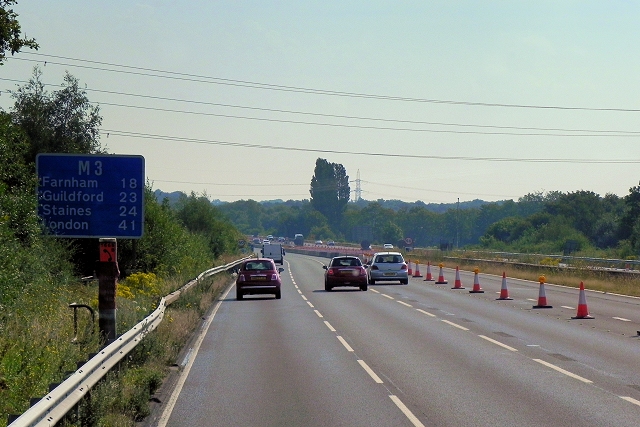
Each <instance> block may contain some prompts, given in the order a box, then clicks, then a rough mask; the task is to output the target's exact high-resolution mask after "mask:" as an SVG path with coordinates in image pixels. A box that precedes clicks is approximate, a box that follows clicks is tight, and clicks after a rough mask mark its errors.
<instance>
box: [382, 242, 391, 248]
mask: <svg viewBox="0 0 640 427" xmlns="http://www.w3.org/2000/svg"><path fill="white" fill-rule="evenodd" d="M382 247H383V248H385V249H393V245H392V244H391V243H385V244H384V245H382Z"/></svg>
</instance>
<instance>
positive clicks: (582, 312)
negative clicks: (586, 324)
mask: <svg viewBox="0 0 640 427" xmlns="http://www.w3.org/2000/svg"><path fill="white" fill-rule="evenodd" d="M593 318H594V317H593V316H590V315H589V309H588V308H587V296H586V295H585V292H584V283H582V282H580V296H579V297H578V313H577V314H576V317H572V319H593Z"/></svg>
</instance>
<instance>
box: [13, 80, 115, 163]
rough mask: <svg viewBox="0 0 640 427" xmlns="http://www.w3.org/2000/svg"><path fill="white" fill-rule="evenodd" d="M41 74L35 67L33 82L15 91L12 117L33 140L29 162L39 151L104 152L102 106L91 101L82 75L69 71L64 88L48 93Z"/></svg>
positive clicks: (29, 152) (30, 139)
mask: <svg viewBox="0 0 640 427" xmlns="http://www.w3.org/2000/svg"><path fill="white" fill-rule="evenodd" d="M41 78H42V71H41V70H40V69H39V68H38V67H35V68H34V70H33V76H32V77H31V78H30V79H29V82H28V83H27V84H26V85H24V86H22V87H20V88H18V90H16V91H11V97H12V98H14V99H15V104H14V106H13V109H12V110H11V117H12V119H13V122H14V123H16V124H18V125H19V126H20V127H21V128H22V129H23V130H24V132H25V133H26V135H27V137H28V139H29V142H30V149H29V150H28V152H27V154H26V160H27V162H34V161H35V158H36V155H37V154H38V153H80V154H91V153H99V152H103V151H102V149H101V147H100V134H99V127H100V125H101V124H102V117H101V116H100V108H99V107H98V106H92V105H91V103H90V102H89V99H88V98H87V94H86V92H85V91H84V90H82V89H80V87H79V85H78V79H76V78H75V77H73V76H72V75H71V74H69V73H68V72H67V73H66V74H65V76H64V83H63V84H62V89H61V90H58V91H55V92H53V93H48V92H46V91H45V89H44V84H43V83H42V81H41Z"/></svg>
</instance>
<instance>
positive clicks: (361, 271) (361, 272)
mask: <svg viewBox="0 0 640 427" xmlns="http://www.w3.org/2000/svg"><path fill="white" fill-rule="evenodd" d="M366 275H367V270H365V269H364V268H362V267H360V276H366Z"/></svg>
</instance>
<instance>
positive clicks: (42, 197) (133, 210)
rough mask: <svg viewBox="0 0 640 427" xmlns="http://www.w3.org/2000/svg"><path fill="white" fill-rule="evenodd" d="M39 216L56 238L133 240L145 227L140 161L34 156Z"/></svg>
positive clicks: (112, 157)
mask: <svg viewBox="0 0 640 427" xmlns="http://www.w3.org/2000/svg"><path fill="white" fill-rule="evenodd" d="M36 168H37V173H38V215H39V216H40V218H41V219H42V221H43V223H44V225H45V227H46V228H47V230H48V232H49V233H50V234H52V235H54V236H57V237H93V238H98V237H115V238H128V239H137V238H140V237H142V231H143V229H144V203H143V202H144V157H142V156H125V155H87V154H38V156H37V158H36Z"/></svg>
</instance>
